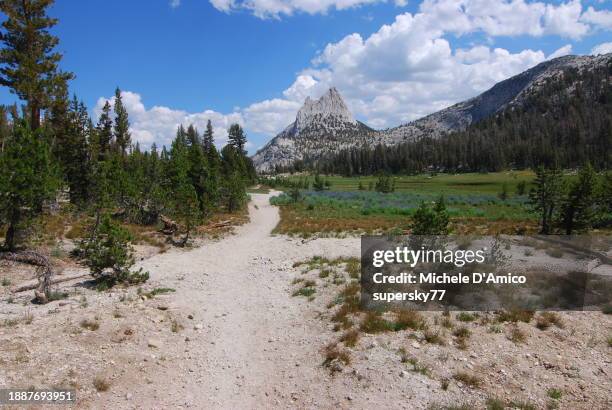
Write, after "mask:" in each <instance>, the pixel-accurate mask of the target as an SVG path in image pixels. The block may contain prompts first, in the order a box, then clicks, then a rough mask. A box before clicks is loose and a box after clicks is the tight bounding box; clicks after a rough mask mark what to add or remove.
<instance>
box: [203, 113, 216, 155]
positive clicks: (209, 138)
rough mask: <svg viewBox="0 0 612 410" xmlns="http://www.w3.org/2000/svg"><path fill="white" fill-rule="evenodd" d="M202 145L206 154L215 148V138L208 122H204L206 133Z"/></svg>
mask: <svg viewBox="0 0 612 410" xmlns="http://www.w3.org/2000/svg"><path fill="white" fill-rule="evenodd" d="M202 144H203V146H204V150H205V151H206V152H209V151H210V150H211V148H213V147H214V146H215V136H214V132H213V127H212V124H211V122H210V120H208V121H207V122H206V131H205V132H204V139H203V141H202Z"/></svg>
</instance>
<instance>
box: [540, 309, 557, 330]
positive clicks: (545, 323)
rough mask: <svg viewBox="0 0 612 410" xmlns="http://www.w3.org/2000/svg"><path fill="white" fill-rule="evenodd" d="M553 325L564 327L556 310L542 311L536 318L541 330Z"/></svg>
mask: <svg viewBox="0 0 612 410" xmlns="http://www.w3.org/2000/svg"><path fill="white" fill-rule="evenodd" d="M552 325H555V326H557V327H559V328H563V327H564V325H563V321H562V320H561V317H560V316H559V314H558V313H556V312H542V313H540V314H539V315H538V317H537V318H536V327H537V328H538V329H540V330H546V329H548V328H549V327H550V326H552Z"/></svg>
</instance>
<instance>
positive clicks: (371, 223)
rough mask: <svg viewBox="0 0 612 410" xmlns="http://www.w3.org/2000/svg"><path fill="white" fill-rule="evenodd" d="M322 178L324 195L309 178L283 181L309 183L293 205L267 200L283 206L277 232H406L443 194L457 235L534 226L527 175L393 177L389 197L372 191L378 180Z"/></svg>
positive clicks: (285, 197)
mask: <svg viewBox="0 0 612 410" xmlns="http://www.w3.org/2000/svg"><path fill="white" fill-rule="evenodd" d="M322 178H323V179H324V180H325V181H327V182H328V183H329V187H328V189H326V190H324V191H313V190H312V189H311V187H312V181H313V179H314V178H313V177H312V176H305V175H294V176H290V177H288V178H287V179H288V180H289V181H291V182H293V183H300V184H301V185H302V186H306V184H305V183H304V182H305V181H306V180H308V181H309V188H308V189H302V190H301V200H300V201H298V202H297V203H296V202H294V201H293V200H292V199H291V197H290V196H289V195H288V194H287V193H283V194H281V195H280V196H278V197H275V198H273V199H272V200H271V202H272V204H274V205H278V206H280V208H281V223H280V224H279V226H278V227H277V232H279V233H289V234H301V235H310V234H314V233H339V232H347V231H349V232H350V231H353V232H359V233H362V232H370V233H373V232H390V231H405V230H406V229H407V228H408V225H409V223H410V217H411V215H412V213H413V212H414V211H415V210H416V208H417V207H418V206H419V205H420V204H421V202H424V201H425V202H427V201H435V200H436V199H438V198H439V197H440V196H441V195H442V196H444V199H445V202H446V205H447V209H448V212H449V215H450V217H451V220H452V225H453V231H454V232H456V233H498V232H503V233H518V232H525V231H531V230H533V229H535V226H536V217H535V215H534V214H533V213H531V212H530V210H529V206H528V203H527V202H528V192H529V189H530V183H531V181H532V180H533V178H534V175H533V173H532V172H530V171H516V172H514V171H509V172H499V173H487V174H479V173H478V174H477V173H472V174H437V175H431V174H423V175H414V176H396V177H394V186H395V191H394V192H390V193H381V192H376V191H375V186H376V182H377V180H378V178H377V177H352V178H350V177H340V176H328V177H322ZM521 181H524V182H522V184H523V185H524V186H523V190H522V192H521V190H520V187H519V184H521ZM502 192H505V194H502Z"/></svg>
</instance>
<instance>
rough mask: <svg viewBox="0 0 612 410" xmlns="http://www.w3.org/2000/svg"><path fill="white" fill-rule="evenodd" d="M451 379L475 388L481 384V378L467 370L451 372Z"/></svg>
mask: <svg viewBox="0 0 612 410" xmlns="http://www.w3.org/2000/svg"><path fill="white" fill-rule="evenodd" d="M453 379H455V380H457V381H458V382H461V383H463V384H465V385H466V386H469V387H472V388H477V387H480V386H481V385H482V379H481V378H480V377H478V376H476V375H475V374H471V373H468V372H463V371H461V372H457V373H455V374H453Z"/></svg>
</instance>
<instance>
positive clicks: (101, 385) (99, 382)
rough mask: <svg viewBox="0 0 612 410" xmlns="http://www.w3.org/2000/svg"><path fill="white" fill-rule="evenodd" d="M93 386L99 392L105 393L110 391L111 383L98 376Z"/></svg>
mask: <svg viewBox="0 0 612 410" xmlns="http://www.w3.org/2000/svg"><path fill="white" fill-rule="evenodd" d="M93 385H94V387H95V388H96V390H97V391H99V392H105V391H108V390H109V389H110V382H109V381H108V380H106V378H104V377H102V376H96V377H95V378H94V379H93Z"/></svg>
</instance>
